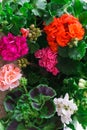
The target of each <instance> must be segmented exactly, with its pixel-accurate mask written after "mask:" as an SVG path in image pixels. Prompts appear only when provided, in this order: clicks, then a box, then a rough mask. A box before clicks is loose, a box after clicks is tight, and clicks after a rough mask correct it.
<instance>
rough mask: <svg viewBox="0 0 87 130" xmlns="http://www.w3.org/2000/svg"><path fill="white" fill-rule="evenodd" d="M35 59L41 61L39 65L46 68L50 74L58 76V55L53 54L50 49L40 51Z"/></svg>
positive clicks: (36, 53)
mask: <svg viewBox="0 0 87 130" xmlns="http://www.w3.org/2000/svg"><path fill="white" fill-rule="evenodd" d="M35 57H36V58H38V59H39V65H40V66H41V67H44V68H46V70H47V71H48V72H51V73H52V74H53V75H57V74H58V73H59V70H58V69H57V67H56V64H57V63H58V61H57V53H55V52H53V51H52V50H51V49H50V48H49V47H47V48H43V49H40V50H38V51H36V52H35Z"/></svg>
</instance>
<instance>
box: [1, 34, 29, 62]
mask: <svg viewBox="0 0 87 130" xmlns="http://www.w3.org/2000/svg"><path fill="white" fill-rule="evenodd" d="M27 53H28V45H27V42H26V38H24V37H22V36H14V35H12V34H11V33H9V34H8V36H3V37H2V38H1V39H0V55H1V56H2V58H3V60H6V61H14V60H16V59H18V58H20V57H22V56H24V55H26V54H27Z"/></svg>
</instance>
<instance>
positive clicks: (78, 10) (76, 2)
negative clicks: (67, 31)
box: [73, 0, 83, 17]
mask: <svg viewBox="0 0 87 130" xmlns="http://www.w3.org/2000/svg"><path fill="white" fill-rule="evenodd" d="M73 8H74V12H75V16H76V17H78V16H79V15H80V13H81V12H82V11H83V5H82V3H81V1H80V0H74V5H73Z"/></svg>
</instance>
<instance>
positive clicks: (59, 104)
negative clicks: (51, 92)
mask: <svg viewBox="0 0 87 130" xmlns="http://www.w3.org/2000/svg"><path fill="white" fill-rule="evenodd" d="M54 104H55V106H56V112H57V114H58V116H61V121H62V123H64V124H69V123H70V122H71V121H72V119H71V115H72V114H74V112H75V111H76V110H77V106H76V104H75V103H74V102H73V99H72V100H69V95H68V93H66V95H65V97H64V98H62V97H60V98H58V99H57V98H55V99H54Z"/></svg>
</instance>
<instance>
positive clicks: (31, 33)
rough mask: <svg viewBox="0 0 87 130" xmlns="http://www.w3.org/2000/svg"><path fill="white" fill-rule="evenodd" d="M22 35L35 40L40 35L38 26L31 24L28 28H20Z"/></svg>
mask: <svg viewBox="0 0 87 130" xmlns="http://www.w3.org/2000/svg"><path fill="white" fill-rule="evenodd" d="M20 32H21V34H22V36H23V37H28V38H29V40H30V41H36V40H37V38H38V37H39V36H40V35H41V30H40V28H36V27H35V25H34V24H31V25H30V27H29V28H27V29H25V28H21V30H20Z"/></svg>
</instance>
